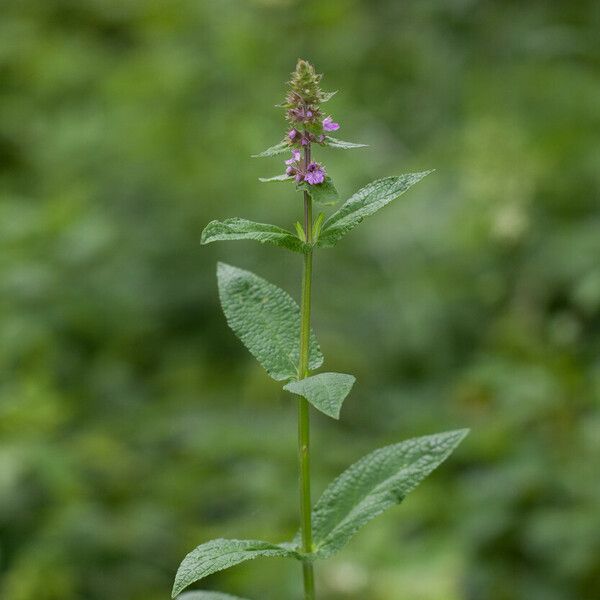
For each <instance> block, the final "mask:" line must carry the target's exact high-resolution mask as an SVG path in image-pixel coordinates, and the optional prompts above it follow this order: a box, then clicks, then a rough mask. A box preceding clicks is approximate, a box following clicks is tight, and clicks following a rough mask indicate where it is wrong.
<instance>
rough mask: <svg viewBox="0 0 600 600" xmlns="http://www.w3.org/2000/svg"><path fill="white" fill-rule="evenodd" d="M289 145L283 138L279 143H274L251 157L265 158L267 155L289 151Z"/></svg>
mask: <svg viewBox="0 0 600 600" xmlns="http://www.w3.org/2000/svg"><path fill="white" fill-rule="evenodd" d="M289 149H290V145H289V144H288V143H287V142H286V141H285V140H284V141H283V142H279V144H275V145H274V146H271V147H270V148H267V149H266V150H263V151H262V152H261V153H259V154H253V155H252V158H266V157H267V156H276V155H277V154H283V153H284V152H289Z"/></svg>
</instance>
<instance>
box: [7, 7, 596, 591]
mask: <svg viewBox="0 0 600 600" xmlns="http://www.w3.org/2000/svg"><path fill="white" fill-rule="evenodd" d="M599 28H600V22H599V13H598V10H597V8H596V3H595V2H592V0H583V1H580V2H567V1H566V0H562V1H559V2H554V3H548V2H541V0H534V1H532V2H527V3H523V2H510V1H509V2H500V1H499V0H497V1H491V2H477V1H471V2H468V1H465V0H450V1H441V0H440V1H437V2H436V1H433V2H423V1H417V0H414V1H407V2H397V1H395V0H381V1H378V2H372V1H367V0H363V1H360V0H356V1H353V2H349V1H347V0H344V1H342V0H334V1H332V2H326V3H325V2H317V1H316V0H312V1H305V2H302V3H300V2H294V1H292V0H249V1H248V2H236V1H230V0H224V1H222V2H217V1H212V0H208V1H206V2H202V1H197V0H178V1H177V2H172V3H170V2H165V3H153V2H142V1H141V0H139V1H137V0H121V1H119V2H117V1H116V0H115V1H113V0H106V1H99V0H78V1H75V0H7V1H5V2H3V3H2V18H1V19H0V109H1V110H0V216H1V218H0V247H1V253H0V256H1V258H0V286H1V291H0V311H1V312H0V314H1V318H0V336H1V338H0V339H1V342H2V343H1V344H0V361H1V363H0V365H1V367H0V372H2V378H1V383H0V491H1V493H0V597H2V598H5V597H6V598H10V599H11V600H80V599H85V600H107V599H109V598H110V599H111V600H164V599H166V598H168V597H169V594H170V590H171V585H172V574H173V572H174V571H175V569H176V568H177V565H178V564H179V562H180V560H181V558H182V556H184V555H185V553H186V552H187V551H188V550H189V549H190V548H192V547H193V546H194V545H196V544H197V543H198V540H208V539H211V538H214V537H219V536H223V537H244V538H249V539H254V538H257V537H259V538H262V539H269V540H280V539H289V538H291V537H292V536H293V535H294V533H295V531H296V527H297V517H296V505H297V481H296V474H295V456H294V448H295V431H294V423H295V419H296V408H295V398H294V396H292V395H291V394H289V393H288V392H284V391H281V385H280V384H277V383H275V382H272V381H269V379H268V378H267V377H265V375H264V373H263V371H262V370H261V369H260V367H259V366H257V365H256V363H255V361H254V360H253V358H252V357H251V356H250V355H249V354H248V353H247V352H246V351H245V350H244V348H242V347H241V346H240V344H239V343H238V342H237V340H236V339H235V337H234V336H233V335H232V334H231V333H230V332H229V331H228V328H227V326H226V323H225V319H224V318H223V316H222V314H221V311H220V307H219V301H218V297H217V293H216V290H215V285H214V264H215V262H216V261H217V259H219V260H223V261H225V262H227V263H231V264H235V265H239V266H240V267H243V268H244V269H248V270H251V271H256V272H259V273H261V275H264V276H265V278H266V279H267V280H269V281H277V282H278V283H280V284H281V287H283V288H284V289H286V290H290V291H293V292H294V296H295V297H298V294H299V292H300V290H299V286H298V285H297V281H298V279H299V276H300V267H299V266H298V262H299V261H298V258H299V257H298V255H297V254H293V253H285V252H283V251H281V252H279V253H277V252H276V251H275V250H274V249H273V248H269V247H267V246H266V245H261V244H256V243H252V242H240V243H239V244H228V245H219V246H218V247H217V246H216V245H215V246H214V247H213V246H208V247H201V246H200V234H201V231H202V229H203V228H204V227H205V225H206V224H207V223H208V222H209V221H211V219H214V218H215V217H218V218H219V219H222V220H225V219H228V218H232V217H234V216H236V215H245V216H251V217H252V218H253V219H256V221H258V222H275V223H281V224H288V225H286V227H288V229H290V231H292V226H293V222H294V221H295V220H296V219H297V218H298V210H297V209H298V205H297V203H296V201H295V198H294V195H293V194H292V193H291V192H289V191H286V190H284V187H285V186H284V185H283V184H272V185H263V184H260V183H258V182H257V181H256V173H257V162H256V161H251V160H249V159H248V157H249V156H250V155H251V154H254V153H256V152H257V150H260V149H262V148H266V147H267V146H269V144H272V143H273V141H274V140H276V139H278V137H277V136H278V135H279V134H280V113H279V112H278V109H275V108H273V109H272V110H269V109H266V108H265V99H269V98H277V97H279V93H280V85H281V81H282V79H284V78H285V77H286V76H287V74H288V72H289V70H290V65H291V64H294V62H295V60H296V59H297V57H298V56H306V57H307V58H309V59H311V60H312V61H314V62H315V63H316V64H318V65H319V69H320V70H322V71H324V72H326V73H327V81H328V83H329V85H330V86H331V87H332V88H333V89H340V90H343V91H344V93H343V94H342V93H340V94H338V95H336V96H335V97H333V98H332V99H331V100H330V101H329V105H328V107H329V106H331V110H332V112H335V114H339V115H352V119H351V120H348V124H347V126H346V124H344V130H343V132H344V134H343V136H341V137H343V138H344V139H348V140H360V141H362V142H365V143H367V144H369V149H368V151H364V152H363V151H360V150H357V151H353V152H346V153H342V152H339V151H337V150H335V149H333V148H332V149H331V150H328V149H324V150H323V154H325V153H327V159H326V160H327V164H328V171H329V172H330V173H331V174H332V175H333V176H334V177H335V180H336V184H337V187H338V191H339V194H340V196H341V197H342V198H347V197H349V196H350V195H351V194H352V193H353V192H354V190H356V189H359V188H361V187H362V186H364V185H365V184H366V183H367V182H369V181H371V180H373V179H374V178H376V177H379V176H380V175H381V174H382V173H402V172H408V171H422V170H424V169H428V168H431V167H436V168H437V169H438V170H437V171H436V173H435V174H434V175H430V176H428V177H427V178H426V179H424V180H423V181H422V182H420V183H419V185H418V186H415V188H414V189H411V191H410V194H407V195H406V196H403V198H402V200H401V201H399V202H396V203H393V204H392V205H390V206H388V207H386V208H385V211H386V212H385V213H382V215H383V214H385V217H382V218H381V219H380V220H379V222H378V224H377V227H376V228H375V227H372V225H373V223H370V224H369V226H366V225H365V226H364V227H361V228H357V229H356V230H354V231H353V232H352V233H351V234H350V235H351V236H353V237H354V239H353V240H352V241H351V240H350V239H348V240H346V239H344V240H342V241H341V242H340V243H339V244H338V245H337V246H336V247H335V249H333V250H331V251H329V252H322V253H321V254H320V255H321V258H320V259H319V261H318V262H317V263H316V264H315V269H314V278H315V310H314V313H313V321H314V325H315V329H316V330H317V331H318V332H319V340H320V343H321V346H322V348H323V351H324V353H325V354H326V355H327V369H328V370H332V371H341V372H348V373H353V374H355V375H356V377H357V383H356V384H355V386H354V388H353V390H352V395H351V396H349V397H348V399H347V401H346V402H345V404H344V408H343V412H342V415H343V419H342V421H340V422H339V423H338V422H337V421H334V420H332V419H329V418H328V417H325V416H323V417H316V418H315V419H314V423H313V427H312V435H313V445H314V448H315V451H316V452H318V454H319V457H320V458H319V461H318V462H317V463H315V464H313V470H314V471H315V481H314V484H313V489H314V493H315V497H318V496H319V494H320V493H321V492H322V490H324V489H325V487H326V485H327V483H328V482H329V481H330V480H331V478H332V477H334V476H336V475H337V474H338V473H339V472H341V471H342V470H343V469H344V468H345V467H346V466H347V465H348V464H349V463H352V462H354V461H355V460H357V459H358V458H359V457H360V456H363V455H364V454H365V453H367V452H369V451H370V450H371V449H372V448H374V447H380V446H384V445H386V444H391V443H393V442H395V441H396V440H397V439H398V435H399V434H400V435H401V436H402V437H404V436H407V437H408V436H420V435H425V434H429V433H431V432H433V431H437V430H439V429H446V428H455V427H462V426H469V427H471V429H472V430H473V433H472V434H471V435H470V436H469V438H468V439H466V440H465V441H464V442H463V444H462V446H461V451H460V453H459V454H457V455H456V457H455V458H454V459H453V460H451V461H449V462H448V463H446V464H445V466H444V468H443V469H440V470H439V471H438V472H436V473H435V474H434V475H433V476H432V477H431V478H430V479H429V480H428V482H427V485H423V486H422V487H421V488H419V489H418V490H416V491H415V492H414V493H413V494H412V496H411V498H410V501H409V502H407V503H406V504H405V505H404V506H403V508H402V510H401V511H398V512H394V513H393V514H390V515H389V516H388V515H385V516H382V517H379V519H377V520H376V521H374V522H372V523H371V524H370V525H369V526H368V527H366V528H365V529H363V530H361V532H360V533H359V534H358V535H357V537H356V538H355V541H354V543H353V544H351V545H349V546H348V547H346V548H345V549H344V550H343V551H342V552H341V553H339V554H338V555H336V556H335V557H334V558H333V559H331V561H328V562H327V563H324V566H323V567H322V568H320V569H319V571H318V578H319V579H318V585H319V589H320V590H322V598H321V597H320V598H319V600H364V599H365V598H368V599H369V600H397V598H398V590H399V589H400V590H403V594H404V596H405V597H406V598H411V599H414V600H582V599H586V600H587V599H588V598H591V597H593V594H594V593H595V592H596V590H597V589H599V588H600V566H599V564H598V558H597V557H598V555H599V553H600V541H599V536H598V531H600V513H599V511H598V506H599V505H600V484H599V483H598V476H597V465H598V462H599V460H600V443H599V441H598V429H599V427H600V408H599V406H600V370H599V366H598V356H599V355H600V335H599V328H600V267H599V262H598V256H600V235H598V232H599V226H600V208H599V203H598V198H599V195H600V156H599V155H598V151H597V143H598V142H597V141H598V138H599V135H600V117H599V112H598V106H599V105H600V82H599V80H598V77H597V71H598V64H599V62H600V52H599V49H598V43H597V38H598V36H597V31H598V29H599ZM309 49H310V50H309ZM336 137H337V134H336ZM266 160H267V159H265V161H266ZM269 160H270V159H269ZM272 160H273V161H277V158H274V159H272ZM264 164H267V163H266V162H265V163H264ZM376 218H379V217H376ZM349 278H351V281H349ZM325 280H327V282H328V283H327V287H326V288H325V286H323V285H320V283H319V282H320V281H325ZM350 283H351V285H350ZM265 457H269V459H268V460H265ZM274 565H276V566H274ZM296 568H297V565H296V564H294V561H274V560H261V561H255V562H253V563H249V564H243V565H239V566H237V567H236V568H235V569H231V570H228V571H223V572H219V573H216V574H214V575H212V576H210V577H209V578H207V579H206V580H205V581H204V582H203V584H206V585H205V586H204V587H207V588H210V589H220V590H225V591H227V592H228V593H230V594H233V595H234V596H235V595H238V596H243V597H248V598H252V599H253V600H283V599H286V600H287V599H288V598H289V599H294V598H295V596H294V594H296V593H297V570H296ZM194 594H195V593H194ZM215 597H216V598H221V596H219V595H217V596H215ZM187 598H188V596H186V600H187ZM189 598H190V600H194V598H202V596H195V595H192V594H190V595H189ZM204 598H206V596H204Z"/></svg>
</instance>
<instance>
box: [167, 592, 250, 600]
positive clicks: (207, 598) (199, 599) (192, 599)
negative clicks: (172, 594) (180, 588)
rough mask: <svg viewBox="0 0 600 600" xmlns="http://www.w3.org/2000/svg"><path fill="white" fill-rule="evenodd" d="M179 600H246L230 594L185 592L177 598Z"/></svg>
mask: <svg viewBox="0 0 600 600" xmlns="http://www.w3.org/2000/svg"><path fill="white" fill-rule="evenodd" d="M177 600H245V599H244V598H239V597H238V596H230V595H229V594H222V593H220V592H205V591H197V592H185V593H184V594H181V595H180V596H177Z"/></svg>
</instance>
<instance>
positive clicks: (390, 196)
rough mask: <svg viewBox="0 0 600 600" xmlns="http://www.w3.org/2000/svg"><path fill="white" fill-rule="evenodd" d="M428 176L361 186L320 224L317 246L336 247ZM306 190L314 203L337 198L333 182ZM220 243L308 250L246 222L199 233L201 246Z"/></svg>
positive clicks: (282, 233) (276, 230)
mask: <svg viewBox="0 0 600 600" xmlns="http://www.w3.org/2000/svg"><path fill="white" fill-rule="evenodd" d="M429 173H431V171H423V172H420V173H408V174H406V175H399V176H397V177H385V178H383V179H378V180H377V181H373V182H372V183H370V184H368V185H367V186H365V187H363V188H362V189H360V190H359V191H358V192H356V193H355V194H354V195H353V196H352V197H351V198H350V199H349V200H347V201H346V202H345V203H344V204H343V205H342V206H341V207H340V209H339V210H337V211H336V212H334V213H333V214H332V215H331V216H330V217H329V218H328V219H327V220H326V221H325V222H324V223H323V227H322V228H321V232H320V234H319V238H318V240H317V245H318V246H323V247H330V246H335V244H336V243H337V242H338V241H339V240H340V239H341V238H342V237H344V235H346V234H347V233H348V232H349V231H351V230H352V229H354V228H355V227H356V226H357V225H358V224H359V223H360V222H361V221H362V220H363V219H364V218H365V217H368V216H370V215H372V214H373V213H375V212H377V211H378V210H379V209H380V208H383V207H384V206H386V205H387V204H389V203H390V202H392V200H394V199H396V198H398V197H399V196H401V195H402V194H403V193H404V192H406V191H407V190H408V189H409V188H410V187H412V186H413V185H415V183H418V182H419V181H421V179H423V177H425V176H426V175H428V174H429ZM284 178H286V176H284ZM323 186H324V187H323ZM306 189H307V190H308V191H309V192H310V193H311V195H312V196H313V198H314V199H315V200H319V201H320V202H322V203H325V204H327V203H330V201H331V199H332V198H333V197H334V196H335V195H337V192H336V191H335V187H333V183H327V181H326V182H324V183H322V184H320V186H311V185H308V184H306ZM219 240H256V241H259V242H262V243H269V244H273V245H275V246H280V247H282V248H288V249H289V250H293V251H294V252H306V251H307V250H308V249H309V248H310V246H308V245H307V244H306V243H305V242H304V241H302V240H300V239H299V238H298V237H297V236H295V235H294V234H293V233H292V232H290V231H288V230H287V229H282V228H281V227H277V226H276V225H269V224H266V223H255V222H254V221H248V220H246V219H227V220H226V221H212V222H211V223H209V224H208V225H207V226H206V228H205V230H204V232H203V233H202V243H203V244H210V243H211V242H216V241H219Z"/></svg>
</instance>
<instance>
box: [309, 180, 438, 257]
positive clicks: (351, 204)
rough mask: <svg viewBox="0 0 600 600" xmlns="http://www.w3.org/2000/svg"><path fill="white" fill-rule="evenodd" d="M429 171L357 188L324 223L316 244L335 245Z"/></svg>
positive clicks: (378, 181) (374, 182)
mask: <svg viewBox="0 0 600 600" xmlns="http://www.w3.org/2000/svg"><path fill="white" fill-rule="evenodd" d="M431 172H432V171H423V172H421V173H408V174H406V175H399V176H398V177H385V178H384V179H378V180H377V181H373V182H371V183H369V184H368V185H367V186H365V187H364V188H362V189H360V190H359V191H358V192H356V194H354V195H353V196H352V197H351V198H350V199H349V200H347V201H346V202H345V203H344V204H343V205H342V206H341V207H340V209H339V210H337V211H336V212H334V213H333V214H332V215H331V216H330V217H329V218H328V219H327V220H326V221H325V223H324V224H323V228H322V230H321V235H320V236H319V246H325V247H327V246H334V245H335V244H336V243H337V242H338V241H339V240H340V239H341V238H342V237H343V236H344V235H346V234H347V233H348V232H349V231H350V230H352V229H354V228H355V227H356V226H357V225H358V224H359V223H360V222H361V221H362V220H363V219H364V218H365V217H368V216H370V215H372V214H373V213H375V212H377V211H378V210H379V209H380V208H383V207H384V206H385V205H386V204H389V203H390V202H391V201H392V200H395V199H396V198H398V196H401V195H402V194H403V193H404V192H405V191H406V190H408V189H409V188H410V187H411V186H413V185H415V183H417V182H419V181H421V179H423V177H425V176H426V175H429V173H431Z"/></svg>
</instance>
